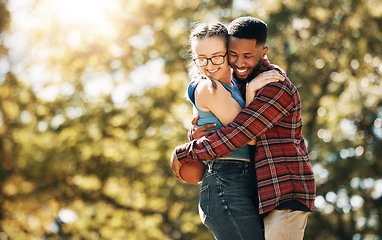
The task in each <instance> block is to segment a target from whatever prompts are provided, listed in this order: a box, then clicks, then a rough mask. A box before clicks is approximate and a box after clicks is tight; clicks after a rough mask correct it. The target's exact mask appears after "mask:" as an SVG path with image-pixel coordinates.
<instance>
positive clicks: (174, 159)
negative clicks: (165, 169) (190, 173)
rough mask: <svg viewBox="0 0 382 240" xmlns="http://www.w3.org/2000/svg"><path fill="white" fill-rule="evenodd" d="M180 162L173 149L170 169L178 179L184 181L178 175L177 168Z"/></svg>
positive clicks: (178, 168)
mask: <svg viewBox="0 0 382 240" xmlns="http://www.w3.org/2000/svg"><path fill="white" fill-rule="evenodd" d="M181 166H182V164H181V163H180V162H179V160H178V158H177V157H176V154H175V151H174V152H173V153H172V156H171V168H172V171H173V172H174V174H175V176H176V177H177V178H179V180H181V181H183V182H185V181H184V180H183V179H182V177H181V176H180V173H179V170H180V167H181Z"/></svg>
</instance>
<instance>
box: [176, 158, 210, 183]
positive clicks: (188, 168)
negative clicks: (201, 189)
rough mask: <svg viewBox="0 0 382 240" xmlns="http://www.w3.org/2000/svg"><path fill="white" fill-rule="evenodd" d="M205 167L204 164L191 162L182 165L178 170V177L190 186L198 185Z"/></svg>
mask: <svg viewBox="0 0 382 240" xmlns="http://www.w3.org/2000/svg"><path fill="white" fill-rule="evenodd" d="M206 168H207V166H206V164H204V162H199V161H197V162H191V163H185V164H183V165H182V166H181V167H180V169H179V174H180V177H181V178H182V179H183V180H184V181H186V182H188V183H191V184H199V183H201V181H202V180H203V176H204V171H205V170H206Z"/></svg>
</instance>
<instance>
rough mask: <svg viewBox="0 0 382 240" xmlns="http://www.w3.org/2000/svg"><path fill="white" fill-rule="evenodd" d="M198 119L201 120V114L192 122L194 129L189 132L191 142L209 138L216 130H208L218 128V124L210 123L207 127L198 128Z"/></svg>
mask: <svg viewBox="0 0 382 240" xmlns="http://www.w3.org/2000/svg"><path fill="white" fill-rule="evenodd" d="M198 119H199V114H198V115H196V116H194V118H193V119H192V121H191V124H192V127H191V129H190V131H189V132H188V134H189V135H188V137H189V140H194V139H199V138H201V137H204V136H208V135H211V134H213V133H214V132H216V129H214V130H208V131H206V129H208V128H212V127H216V123H209V124H206V125H202V126H198V125H197V123H198Z"/></svg>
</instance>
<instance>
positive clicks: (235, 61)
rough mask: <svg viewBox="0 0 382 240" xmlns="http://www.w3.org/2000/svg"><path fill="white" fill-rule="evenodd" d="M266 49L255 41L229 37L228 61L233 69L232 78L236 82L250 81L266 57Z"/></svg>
mask: <svg viewBox="0 0 382 240" xmlns="http://www.w3.org/2000/svg"><path fill="white" fill-rule="evenodd" d="M267 51H268V47H265V46H264V44H257V43H256V39H242V38H235V37H230V38H229V42H228V61H229V63H230V65H231V67H232V68H233V77H234V78H235V79H236V80H238V81H249V80H252V78H253V76H254V75H255V74H256V70H258V68H259V67H260V65H261V64H262V62H263V60H264V58H265V56H266V55H267Z"/></svg>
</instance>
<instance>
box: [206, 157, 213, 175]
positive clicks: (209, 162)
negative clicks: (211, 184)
mask: <svg viewBox="0 0 382 240" xmlns="http://www.w3.org/2000/svg"><path fill="white" fill-rule="evenodd" d="M213 163H214V161H213V160H209V161H208V162H207V166H208V172H209V173H211V172H212V164H213Z"/></svg>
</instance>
